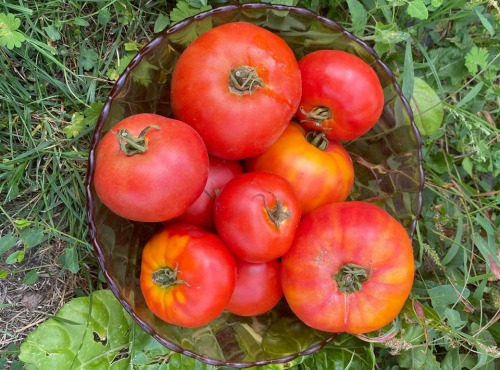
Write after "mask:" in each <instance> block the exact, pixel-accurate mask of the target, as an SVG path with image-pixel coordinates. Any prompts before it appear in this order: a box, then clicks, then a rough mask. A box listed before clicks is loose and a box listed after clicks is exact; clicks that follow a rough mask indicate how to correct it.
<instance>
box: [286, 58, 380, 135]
mask: <svg viewBox="0 0 500 370" xmlns="http://www.w3.org/2000/svg"><path fill="white" fill-rule="evenodd" d="M299 67H300V71H301V74H302V99H301V102H300V107H299V109H298V111H297V115H296V116H297V118H298V120H299V121H300V123H301V124H302V125H304V126H305V127H306V128H308V129H312V130H320V131H323V132H325V133H326V134H327V136H328V138H330V139H335V140H352V139H355V138H358V137H360V136H362V135H363V134H365V133H366V132H367V131H368V130H369V129H370V128H372V127H373V126H374V125H375V123H376V122H377V121H378V119H379V118H380V115H381V114H382V110H383V107H384V92H383V90H382V86H381V84H380V81H379V79H378V76H377V74H376V73H375V71H374V70H373V69H372V68H371V67H370V65H368V64H367V63H366V62H365V61H364V60H362V59H361V58H359V57H357V56H355V55H352V54H349V53H346V52H344V51H340V50H317V51H314V52H312V53H309V54H307V55H305V56H304V57H303V58H302V59H300V60H299ZM315 107H327V108H329V109H330V112H331V118H328V119H325V120H323V121H322V122H315V120H314V119H312V118H311V117H307V115H306V114H305V113H306V112H307V113H310V112H312V111H313V109H314V108H315Z"/></svg>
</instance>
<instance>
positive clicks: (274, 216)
mask: <svg viewBox="0 0 500 370" xmlns="http://www.w3.org/2000/svg"><path fill="white" fill-rule="evenodd" d="M271 194H272V195H273V197H274V199H275V200H276V205H275V206H274V207H269V206H268V204H267V200H266V197H265V196H264V194H262V193H259V194H257V196H261V197H262V198H263V199H264V208H265V210H266V214H267V217H268V219H269V221H271V223H272V224H273V225H274V226H275V227H276V229H278V230H279V229H280V228H281V224H282V223H283V222H284V221H285V220H288V219H289V218H290V217H292V213H291V211H289V210H286V208H285V207H284V206H283V202H282V201H281V200H280V199H279V198H278V197H277V196H276V195H274V194H273V193H271Z"/></svg>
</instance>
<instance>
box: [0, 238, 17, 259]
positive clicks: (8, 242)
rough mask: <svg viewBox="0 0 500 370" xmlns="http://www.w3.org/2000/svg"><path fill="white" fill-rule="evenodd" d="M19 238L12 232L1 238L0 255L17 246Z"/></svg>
mask: <svg viewBox="0 0 500 370" xmlns="http://www.w3.org/2000/svg"><path fill="white" fill-rule="evenodd" d="M16 243H17V238H16V237H15V236H14V235H12V233H8V234H5V235H4V236H2V237H1V238H0V255H1V254H3V253H4V252H6V251H8V250H9V249H10V248H12V247H13V246H15V245H16Z"/></svg>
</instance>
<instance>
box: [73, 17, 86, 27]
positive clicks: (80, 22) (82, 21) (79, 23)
mask: <svg viewBox="0 0 500 370" xmlns="http://www.w3.org/2000/svg"><path fill="white" fill-rule="evenodd" d="M73 23H74V24H76V25H77V26H82V27H88V26H89V25H90V23H89V22H87V21H86V20H85V19H83V18H80V17H77V18H75V19H74V20H73Z"/></svg>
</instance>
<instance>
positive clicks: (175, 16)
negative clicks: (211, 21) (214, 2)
mask: <svg viewBox="0 0 500 370" xmlns="http://www.w3.org/2000/svg"><path fill="white" fill-rule="evenodd" d="M209 9H212V7H211V6H210V5H204V6H201V7H199V8H198V7H193V6H191V5H190V4H189V3H188V2H187V1H185V0H181V1H179V2H178V3H177V5H176V7H175V8H174V9H172V11H171V12H170V20H171V21H172V24H175V23H177V22H180V21H182V20H184V19H186V18H189V17H192V16H193V15H196V14H199V13H201V12H203V11H205V10H209Z"/></svg>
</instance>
